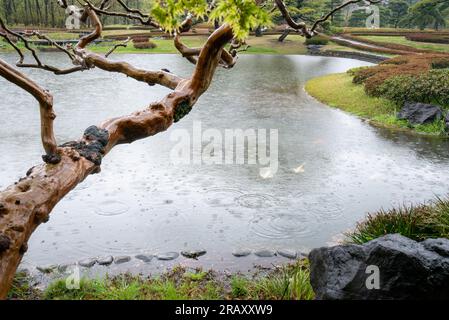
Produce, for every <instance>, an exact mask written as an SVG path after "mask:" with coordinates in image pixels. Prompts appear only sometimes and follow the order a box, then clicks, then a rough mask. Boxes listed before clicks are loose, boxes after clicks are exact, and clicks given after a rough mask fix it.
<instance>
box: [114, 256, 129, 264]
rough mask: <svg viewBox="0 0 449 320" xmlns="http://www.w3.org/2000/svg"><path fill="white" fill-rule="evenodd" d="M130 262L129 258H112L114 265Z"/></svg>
mask: <svg viewBox="0 0 449 320" xmlns="http://www.w3.org/2000/svg"><path fill="white" fill-rule="evenodd" d="M129 261H131V257H130V256H119V257H115V258H114V262H115V264H122V263H126V262H129Z"/></svg>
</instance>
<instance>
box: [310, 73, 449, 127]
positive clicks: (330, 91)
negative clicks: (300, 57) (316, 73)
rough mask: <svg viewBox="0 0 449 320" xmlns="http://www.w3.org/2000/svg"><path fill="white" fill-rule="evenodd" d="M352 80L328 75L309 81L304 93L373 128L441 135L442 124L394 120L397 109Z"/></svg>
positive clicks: (343, 75) (390, 102)
mask: <svg viewBox="0 0 449 320" xmlns="http://www.w3.org/2000/svg"><path fill="white" fill-rule="evenodd" d="M352 79H353V76H352V75H351V74H349V73H339V74H330V75H326V76H323V77H318V78H314V79H312V80H309V81H308V82H307V83H306V86H305V89H306V91H307V92H308V93H309V94H310V95H311V96H312V97H314V98H316V99H317V100H319V101H320V102H322V103H325V104H327V105H329V106H331V107H334V108H339V109H342V110H344V111H347V112H350V113H352V114H355V115H357V116H360V117H362V118H365V119H369V120H372V122H373V123H374V124H379V125H382V126H386V127H390V128H400V129H411V130H414V131H416V132H420V133H426V134H431V135H442V134H443V133H444V124H443V123H442V121H439V122H435V123H431V124H426V125H416V126H414V125H411V124H410V123H408V121H404V120H398V119H397V118H396V113H397V111H398V106H397V105H396V104H395V103H394V102H392V101H390V100H387V99H384V98H379V97H370V96H368V95H367V94H366V93H365V89H364V86H363V85H359V84H354V83H353V82H352Z"/></svg>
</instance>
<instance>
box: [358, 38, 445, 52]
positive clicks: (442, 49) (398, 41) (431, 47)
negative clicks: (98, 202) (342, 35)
mask: <svg viewBox="0 0 449 320" xmlns="http://www.w3.org/2000/svg"><path fill="white" fill-rule="evenodd" d="M360 38H362V39H367V40H373V41H378V42H389V43H395V44H402V45H406V46H410V47H414V48H417V49H427V50H434V51H439V52H449V44H439V43H426V42H416V41H410V40H407V39H406V38H405V37H402V36H360Z"/></svg>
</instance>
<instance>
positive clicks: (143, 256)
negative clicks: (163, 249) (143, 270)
mask: <svg viewBox="0 0 449 320" xmlns="http://www.w3.org/2000/svg"><path fill="white" fill-rule="evenodd" d="M153 258H154V256H153V255H146V254H138V255H137V256H136V259H139V260H141V261H143V262H146V263H148V262H151V260H153Z"/></svg>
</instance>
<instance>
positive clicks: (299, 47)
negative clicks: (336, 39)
mask: <svg viewBox="0 0 449 320" xmlns="http://www.w3.org/2000/svg"><path fill="white" fill-rule="evenodd" d="M125 31H127V30H125ZM128 32H132V33H136V31H135V30H130V31H128ZM137 32H138V31H137ZM143 32H145V31H143ZM105 33H114V34H117V31H105ZM123 34H126V33H124V32H123ZM48 36H49V37H50V38H51V39H55V40H70V39H78V35H77V34H73V33H50V34H48ZM278 37H279V36H277V35H266V36H263V37H254V36H251V37H249V38H248V40H247V43H248V44H249V45H250V48H249V49H248V50H247V51H244V52H242V54H305V53H306V52H307V48H306V46H305V44H304V41H305V40H304V38H302V37H300V36H295V35H292V36H290V37H289V38H288V39H286V40H285V41H284V42H279V41H277V39H278ZM206 39H207V37H206V36H201V35H198V36H186V37H183V39H182V40H183V42H184V43H185V44H186V45H187V46H190V47H200V46H201V45H202V44H204V42H205V41H206ZM151 41H153V42H154V43H156V45H157V48H155V49H135V48H134V46H133V44H132V43H129V44H128V47H126V48H123V47H120V48H117V50H116V53H178V51H177V50H176V48H175V47H174V45H173V40H171V39H151ZM116 43H120V42H104V43H101V44H98V45H91V46H90V47H89V49H90V50H92V51H94V52H97V53H106V52H108V51H109V49H110V48H111V47H112V46H114V45H115V44H116ZM20 46H21V47H22V46H23V45H20ZM1 51H3V52H12V51H13V50H12V48H10V47H9V46H7V44H6V43H5V42H2V41H0V52H1Z"/></svg>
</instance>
